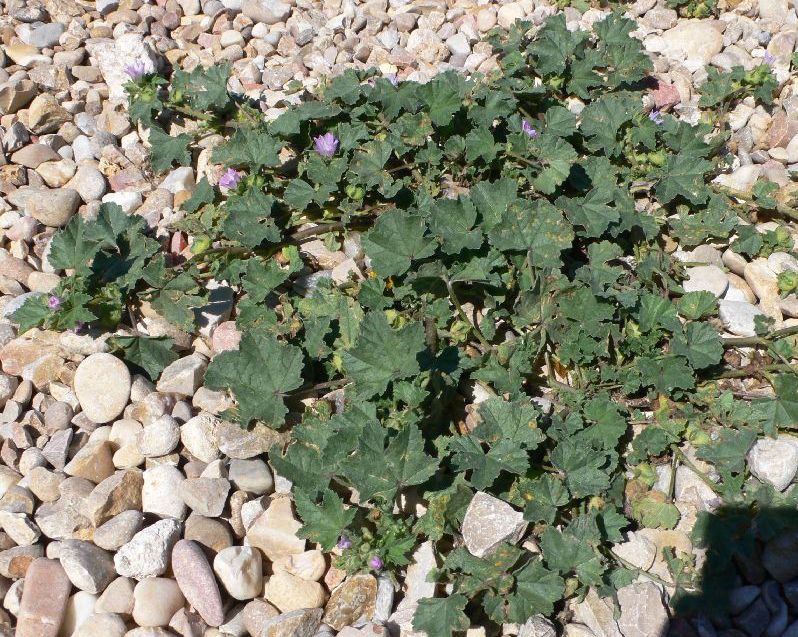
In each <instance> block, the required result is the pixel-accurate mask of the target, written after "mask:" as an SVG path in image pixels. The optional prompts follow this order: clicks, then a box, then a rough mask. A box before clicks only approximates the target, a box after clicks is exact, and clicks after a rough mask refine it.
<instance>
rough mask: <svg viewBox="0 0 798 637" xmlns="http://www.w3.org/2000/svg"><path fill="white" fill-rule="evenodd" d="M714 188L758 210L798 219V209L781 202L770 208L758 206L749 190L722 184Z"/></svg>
mask: <svg viewBox="0 0 798 637" xmlns="http://www.w3.org/2000/svg"><path fill="white" fill-rule="evenodd" d="M715 189H716V190H718V191H719V192H722V193H724V194H726V195H729V196H730V197H734V198H735V199H741V200H743V202H744V203H745V204H746V205H748V206H750V207H752V208H756V209H758V210H764V211H765V212H770V213H776V214H778V215H781V216H782V217H787V218H788V219H792V220H793V221H798V210H796V209H795V208H792V207H791V206H787V205H784V204H781V203H777V204H776V207H775V208H773V209H771V208H762V207H761V206H759V205H758V204H757V203H756V201H754V196H753V194H751V193H750V192H746V191H742V190H734V189H733V188H726V187H724V186H717V185H716V186H715Z"/></svg>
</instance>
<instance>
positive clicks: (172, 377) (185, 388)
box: [156, 354, 208, 396]
mask: <svg viewBox="0 0 798 637" xmlns="http://www.w3.org/2000/svg"><path fill="white" fill-rule="evenodd" d="M207 367H208V361H207V360H206V359H205V357H204V356H202V355H200V354H191V355H190V356H185V357H183V358H179V359H177V360H176V361H175V362H174V363H172V364H171V365H169V366H168V367H166V369H164V370H163V372H161V377H160V378H159V379H158V383H157V384H156V388H157V389H158V391H159V392H162V393H164V394H177V395H179V396H193V395H194V392H196V391H197V389H198V388H199V386H200V385H201V384H202V379H203V378H204V376H205V370H206V369H207Z"/></svg>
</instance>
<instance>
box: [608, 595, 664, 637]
mask: <svg viewBox="0 0 798 637" xmlns="http://www.w3.org/2000/svg"><path fill="white" fill-rule="evenodd" d="M618 604H619V605H620V607H621V616H620V617H619V618H618V627H619V628H620V629H621V632H622V633H623V635H624V637H651V636H652V635H666V634H667V633H668V623H669V622H668V611H667V610H666V608H665V604H664V603H663V601H662V592H661V591H660V589H659V587H658V586H657V585H656V584H654V582H638V583H635V584H630V585H629V586H624V587H623V588H621V589H619V590H618Z"/></svg>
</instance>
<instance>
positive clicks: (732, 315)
mask: <svg viewBox="0 0 798 637" xmlns="http://www.w3.org/2000/svg"><path fill="white" fill-rule="evenodd" d="M718 315H719V316H720V321H721V323H722V324H723V327H724V328H726V329H727V330H728V331H729V332H731V333H732V334H735V335H737V336H756V317H757V316H762V317H764V316H765V313H764V312H763V311H762V310H760V309H759V308H758V307H757V306H756V305H752V304H751V303H747V302H745V301H728V300H726V299H721V300H720V301H718Z"/></svg>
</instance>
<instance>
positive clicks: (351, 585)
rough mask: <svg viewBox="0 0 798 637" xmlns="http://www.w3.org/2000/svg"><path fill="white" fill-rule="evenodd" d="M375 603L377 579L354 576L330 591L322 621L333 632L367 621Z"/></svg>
mask: <svg viewBox="0 0 798 637" xmlns="http://www.w3.org/2000/svg"><path fill="white" fill-rule="evenodd" d="M264 596H265V597H266V598H267V599H268V596H266V595H264ZM270 601H271V600H270ZM376 601H377V579H376V578H375V577H374V576H373V575H354V576H352V577H349V578H347V579H346V581H345V582H344V583H343V584H341V585H340V586H338V587H337V588H335V589H334V590H333V591H332V593H331V595H330V601H329V602H328V604H327V606H326V607H325V610H324V617H323V618H322V621H323V622H324V623H325V624H327V625H329V626H332V628H334V629H335V630H341V629H343V628H344V626H349V625H353V624H358V623H361V622H364V621H369V620H370V619H371V618H372V617H373V616H374V607H375V604H376Z"/></svg>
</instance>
